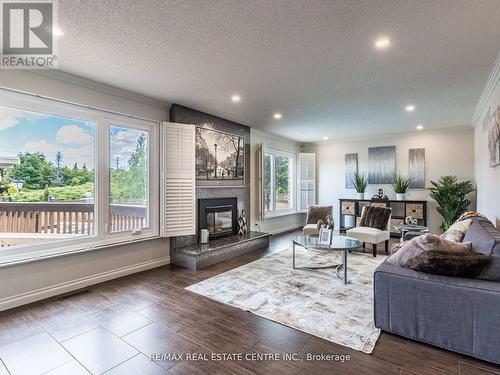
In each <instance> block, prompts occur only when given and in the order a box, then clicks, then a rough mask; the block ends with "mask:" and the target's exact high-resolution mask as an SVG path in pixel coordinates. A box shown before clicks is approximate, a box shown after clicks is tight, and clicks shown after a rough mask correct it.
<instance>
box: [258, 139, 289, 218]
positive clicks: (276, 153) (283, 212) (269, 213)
mask: <svg viewBox="0 0 500 375" xmlns="http://www.w3.org/2000/svg"><path fill="white" fill-rule="evenodd" d="M267 155H271V168H272V170H271V181H270V182H271V191H272V192H273V194H271V197H272V199H271V207H272V209H271V210H266V209H265V204H264V218H265V219H271V218H275V217H280V216H287V215H293V214H296V213H297V187H296V185H297V183H296V182H297V153H296V152H292V151H283V150H279V149H276V148H273V147H264V150H263V157H264V159H265V158H266V156H267ZM278 157H287V158H292V163H293V165H292V176H291V177H290V183H289V189H290V190H291V194H290V199H291V200H292V207H289V208H282V209H277V208H276V158H278ZM262 173H263V174H262V175H263V176H265V174H266V171H265V163H263V171H262ZM263 184H264V177H263ZM263 190H265V188H264V186H263Z"/></svg>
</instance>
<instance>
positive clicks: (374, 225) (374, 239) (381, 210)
mask: <svg viewBox="0 0 500 375" xmlns="http://www.w3.org/2000/svg"><path fill="white" fill-rule="evenodd" d="M391 213H392V210H391V208H390V207H376V206H365V207H363V209H362V211H361V221H360V226H359V227H355V228H351V229H348V230H347V231H346V234H347V235H348V236H349V237H354V238H356V239H358V240H360V241H362V242H363V247H365V243H366V242H368V243H371V244H372V246H373V247H372V249H373V256H374V257H376V256H377V244H379V243H382V242H385V252H386V253H387V252H388V251H389V239H390V237H391Z"/></svg>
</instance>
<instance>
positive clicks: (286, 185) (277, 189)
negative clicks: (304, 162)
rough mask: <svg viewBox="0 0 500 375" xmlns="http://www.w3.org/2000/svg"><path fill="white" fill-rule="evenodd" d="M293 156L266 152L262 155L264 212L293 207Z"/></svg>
mask: <svg viewBox="0 0 500 375" xmlns="http://www.w3.org/2000/svg"><path fill="white" fill-rule="evenodd" d="M293 167H294V158H293V157H292V156H288V155H280V154H278V153H276V154H275V153H272V152H266V153H265V155H264V205H265V211H266V212H272V211H280V210H287V209H293V207H294V202H293V191H294V190H293V182H292V181H293Z"/></svg>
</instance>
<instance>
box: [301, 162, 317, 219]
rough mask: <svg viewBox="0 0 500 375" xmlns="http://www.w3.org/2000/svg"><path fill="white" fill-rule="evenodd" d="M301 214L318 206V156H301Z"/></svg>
mask: <svg viewBox="0 0 500 375" xmlns="http://www.w3.org/2000/svg"><path fill="white" fill-rule="evenodd" d="M298 172H299V181H298V183H299V186H298V190H299V212H307V208H308V207H309V206H310V205H312V204H316V154H314V153H300V154H299V171H298Z"/></svg>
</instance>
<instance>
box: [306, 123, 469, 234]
mask: <svg viewBox="0 0 500 375" xmlns="http://www.w3.org/2000/svg"><path fill="white" fill-rule="evenodd" d="M473 137H474V132H473V129H472V128H465V127H461V128H448V129H446V130H436V131H425V130H423V131H420V132H417V131H416V132H413V133H408V134H399V135H392V136H384V137H380V138H376V139H375V138H372V139H360V140H352V141H348V142H339V143H334V142H331V143H319V144H308V145H305V146H304V151H305V152H316V154H317V155H316V165H317V179H318V202H319V204H324V205H327V204H328V205H333V207H334V219H335V221H336V225H338V224H337V223H338V220H339V201H338V200H339V198H354V197H355V195H356V192H355V190H354V189H345V177H344V176H345V154H348V153H358V169H359V171H360V172H364V173H368V148H369V147H377V146H396V171H397V173H400V174H404V175H406V174H408V150H409V149H410V148H425V180H426V186H429V185H430V184H429V182H430V180H436V179H438V178H439V177H440V176H443V175H455V176H457V177H459V178H460V179H470V180H473V179H474V148H473V147H474V141H473ZM379 188H382V189H384V193H385V194H387V195H388V196H389V198H392V199H395V194H394V191H393V190H392V187H391V185H368V189H367V192H366V194H365V197H371V196H372V195H373V194H375V193H376V192H378V189H379ZM407 198H408V199H417V200H426V199H429V195H428V193H427V191H425V190H423V189H422V190H410V191H409V193H408V194H407ZM428 208H429V216H428V224H429V226H430V228H431V230H432V231H433V232H436V233H437V232H439V231H440V230H439V226H440V224H441V218H440V216H439V214H438V213H437V211H436V209H435V203H434V202H433V201H429V202H428Z"/></svg>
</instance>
